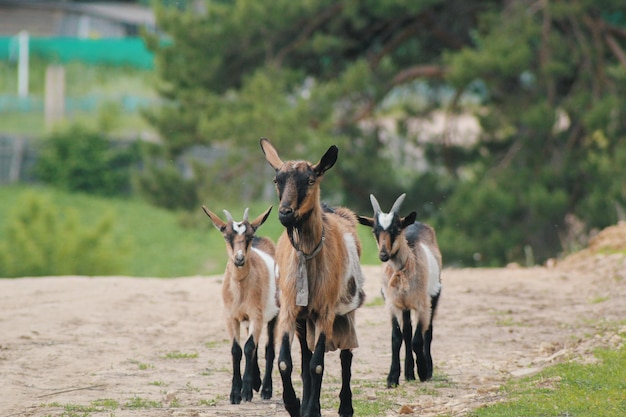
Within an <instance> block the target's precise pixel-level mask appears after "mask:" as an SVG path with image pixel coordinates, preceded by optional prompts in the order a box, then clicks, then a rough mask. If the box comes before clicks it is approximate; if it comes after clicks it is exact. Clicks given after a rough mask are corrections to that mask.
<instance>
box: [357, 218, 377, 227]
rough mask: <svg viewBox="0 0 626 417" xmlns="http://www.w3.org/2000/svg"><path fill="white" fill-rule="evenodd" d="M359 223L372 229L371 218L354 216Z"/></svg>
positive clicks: (372, 219) (372, 221) (372, 222)
mask: <svg viewBox="0 0 626 417" xmlns="http://www.w3.org/2000/svg"><path fill="white" fill-rule="evenodd" d="M356 217H357V220H358V221H359V223H361V224H362V225H363V226H369V227H374V218H373V217H365V216H356Z"/></svg>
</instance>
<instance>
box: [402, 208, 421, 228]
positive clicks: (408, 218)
mask: <svg viewBox="0 0 626 417" xmlns="http://www.w3.org/2000/svg"><path fill="white" fill-rule="evenodd" d="M415 219H417V213H416V212H414V211H412V212H411V213H409V215H408V216H406V217H405V218H403V219H402V220H401V222H402V228H403V229H404V228H406V227H409V226H410V225H412V224H413V223H415Z"/></svg>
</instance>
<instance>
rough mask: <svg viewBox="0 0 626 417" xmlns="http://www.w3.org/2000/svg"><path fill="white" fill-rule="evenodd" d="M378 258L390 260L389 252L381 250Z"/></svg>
mask: <svg viewBox="0 0 626 417" xmlns="http://www.w3.org/2000/svg"><path fill="white" fill-rule="evenodd" d="M378 258H380V260H381V261H383V262H387V261H388V260H389V254H388V253H387V251H381V252H380V253H379V254H378Z"/></svg>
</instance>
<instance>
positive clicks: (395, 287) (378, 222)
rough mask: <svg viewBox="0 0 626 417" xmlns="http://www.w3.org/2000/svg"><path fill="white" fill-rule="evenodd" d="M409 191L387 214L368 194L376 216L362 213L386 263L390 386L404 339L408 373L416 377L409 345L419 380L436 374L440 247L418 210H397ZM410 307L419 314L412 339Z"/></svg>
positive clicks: (384, 285)
mask: <svg viewBox="0 0 626 417" xmlns="http://www.w3.org/2000/svg"><path fill="white" fill-rule="evenodd" d="M405 196H406V195H405V194H402V195H401V196H400V197H398V199H397V200H396V202H395V203H394V204H393V206H392V207H391V210H390V211H389V213H384V212H383V211H382V210H381V209H380V204H378V201H377V200H376V197H374V195H370V201H371V203H372V208H373V209H374V217H362V216H359V222H360V223H361V224H363V225H366V226H369V227H371V228H372V232H373V233H374V237H375V239H376V243H377V245H378V257H379V258H380V260H381V261H383V262H384V275H383V280H382V292H383V296H384V298H385V305H386V306H387V310H388V311H389V313H390V314H391V325H392V331H391V368H390V370H389V375H388V376H387V387H388V388H390V387H394V386H396V385H398V383H399V380H400V347H401V346H402V341H403V340H404V347H405V358H404V376H405V378H406V379H407V380H414V379H415V372H414V367H415V366H414V365H415V364H414V362H413V353H412V352H411V347H412V348H413V351H414V352H415V355H416V356H417V373H418V375H419V378H420V381H425V380H427V379H430V378H431V377H432V375H433V360H432V356H431V353H430V345H431V342H432V339H433V317H434V315H435V310H436V308H437V303H438V301H439V295H440V294H441V252H440V251H439V246H438V245H437V238H436V236H435V231H434V230H433V228H432V227H430V226H429V225H427V224H424V223H420V222H417V221H415V218H416V216H417V215H416V213H415V212H414V211H413V212H411V213H410V214H409V215H407V216H406V217H400V215H399V214H398V212H399V210H400V206H401V205H402V202H403V201H404V198H405ZM411 310H413V311H415V312H416V314H417V326H416V329H415V335H414V336H413V340H411V337H412V334H411V333H412V326H411ZM400 322H401V323H402V330H401V329H400Z"/></svg>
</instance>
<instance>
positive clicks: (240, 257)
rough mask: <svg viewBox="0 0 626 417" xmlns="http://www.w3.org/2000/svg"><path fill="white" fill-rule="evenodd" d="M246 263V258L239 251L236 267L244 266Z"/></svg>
mask: <svg viewBox="0 0 626 417" xmlns="http://www.w3.org/2000/svg"><path fill="white" fill-rule="evenodd" d="M245 262H246V259H245V258H244V256H243V253H242V252H241V251H238V252H237V254H236V255H235V266H243V264H244V263H245Z"/></svg>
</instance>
